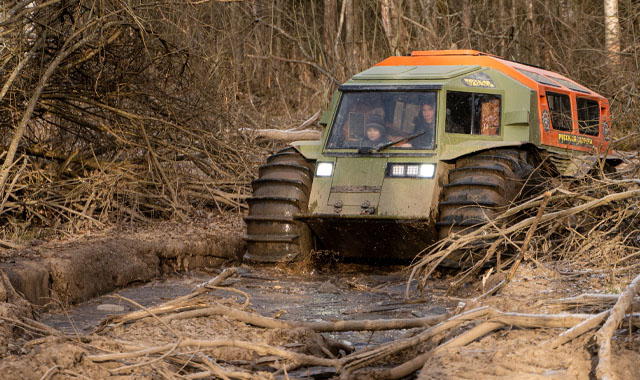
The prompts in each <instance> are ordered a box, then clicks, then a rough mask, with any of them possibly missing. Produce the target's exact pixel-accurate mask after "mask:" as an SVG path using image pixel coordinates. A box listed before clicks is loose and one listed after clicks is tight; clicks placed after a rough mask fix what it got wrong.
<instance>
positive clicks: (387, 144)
mask: <svg viewBox="0 0 640 380" xmlns="http://www.w3.org/2000/svg"><path fill="white" fill-rule="evenodd" d="M426 132H427V131H422V132H418V133H415V134H413V135H410V136H407V137H402V138H400V139H398V140H395V141H390V142H388V143H385V144H382V145H380V146H378V147H377V148H375V149H374V150H373V151H374V152H380V151H381V150H383V149H386V148H388V147H390V146H393V145H396V144H397V143H401V142H408V141H409V140H412V139H415V138H416V137H418V136H422V135H424V134H425V133H426Z"/></svg>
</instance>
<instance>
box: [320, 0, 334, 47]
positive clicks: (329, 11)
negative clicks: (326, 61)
mask: <svg viewBox="0 0 640 380" xmlns="http://www.w3.org/2000/svg"><path fill="white" fill-rule="evenodd" d="M337 12H338V1H337V0H324V23H323V28H324V30H323V32H324V50H325V52H326V54H327V55H330V52H331V50H332V49H333V40H334V38H335V34H336V13H337Z"/></svg>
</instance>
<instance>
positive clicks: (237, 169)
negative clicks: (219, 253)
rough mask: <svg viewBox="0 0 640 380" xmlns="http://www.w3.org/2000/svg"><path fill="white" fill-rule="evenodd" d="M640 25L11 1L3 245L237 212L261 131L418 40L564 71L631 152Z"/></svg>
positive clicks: (1, 80)
mask: <svg viewBox="0 0 640 380" xmlns="http://www.w3.org/2000/svg"><path fill="white" fill-rule="evenodd" d="M639 32H640V2H638V1H634V0H621V1H612V0H605V1H603V0H584V1H578V0H479V1H471V0H342V1H339V0H325V1H306V0H305V1H303V0H299V1H294V0H288V1H285V0H265V1H258V0H247V1H231V0H217V1H216V0H208V1H207V0H182V1H171V0H167V1H150V0H135V1H117V0H44V1H32V0H5V1H3V2H2V4H1V5H0V86H1V87H0V144H1V145H2V147H1V148H0V150H1V153H0V163H1V164H2V167H1V169H0V219H1V220H0V224H1V225H2V227H3V228H2V229H1V230H0V231H1V232H0V246H4V247H14V246H16V245H18V244H19V241H20V240H22V239H32V238H43V237H45V236H47V235H50V234H52V233H55V234H57V233H64V234H73V233H76V232H78V231H82V230H86V229H91V228H103V227H105V226H109V225H120V224H123V223H128V222H146V221H149V220H150V218H158V217H161V218H177V219H178V220H186V219H188V218H190V217H193V216H198V215H202V214H203V213H205V214H206V213H215V212H218V211H222V212H226V211H234V210H235V211H238V210H242V209H244V208H245V207H246V204H245V203H244V202H243V200H244V199H245V198H246V197H248V196H249V194H250V187H249V184H250V181H251V179H252V178H254V177H255V176H256V172H257V167H258V165H259V164H260V163H261V161H262V160H263V159H264V157H265V156H266V155H267V154H268V153H269V152H271V151H273V150H274V149H276V148H277V147H279V146H281V145H282V142H281V141H273V140H270V139H264V138H262V137H260V136H259V133H257V132H256V131H257V130H259V129H274V128H275V129H284V130H297V129H300V128H301V126H302V127H303V128H308V127H309V125H310V123H305V121H309V122H312V121H314V120H315V119H316V118H317V116H318V115H319V111H320V110H322V109H325V108H326V106H327V104H328V102H329V100H330V97H331V94H332V93H333V91H335V90H336V88H337V86H338V85H339V84H340V83H341V82H343V81H345V80H347V79H348V78H349V77H350V76H352V75H353V74H355V73H357V72H360V71H362V70H364V69H366V68H368V67H370V66H371V65H373V64H375V63H377V62H379V61H380V60H382V59H384V58H386V57H387V56H389V55H401V54H408V53H410V52H411V51H413V50H431V49H475V50H480V51H484V52H487V53H491V54H495V55H499V56H502V57H505V58H507V59H512V60H516V61H521V62H527V63H531V64H534V65H539V66H543V67H545V68H548V69H550V70H553V71H557V72H559V73H562V74H564V75H566V76H568V77H570V78H572V79H574V80H576V81H578V82H580V83H583V84H584V85H586V86H587V87H589V88H591V89H593V90H595V91H597V92H599V93H600V94H602V95H604V96H606V97H608V98H609V99H610V102H611V105H612V114H613V117H614V122H613V127H614V136H613V137H614V140H615V141H616V148H622V149H636V148H637V142H636V138H637V136H638V135H639V133H638V132H640V131H638V120H639V119H640V108H639V107H638V102H639V97H640V89H639V86H640V75H639V73H640V62H639V59H640V51H639V48H640V43H639V37H638V33H639ZM311 127H312V128H313V127H315V128H319V126H317V125H315V126H314V125H311Z"/></svg>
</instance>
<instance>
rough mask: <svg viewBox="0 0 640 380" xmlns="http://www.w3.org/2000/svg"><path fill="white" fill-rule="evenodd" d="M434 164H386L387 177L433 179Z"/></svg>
mask: <svg viewBox="0 0 640 380" xmlns="http://www.w3.org/2000/svg"><path fill="white" fill-rule="evenodd" d="M435 172H436V164H413V163H412V164H405V163H388V164H387V172H386V176H387V177H396V178H433V176H434V174H435Z"/></svg>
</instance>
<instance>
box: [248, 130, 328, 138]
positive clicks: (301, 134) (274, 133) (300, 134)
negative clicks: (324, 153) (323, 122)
mask: <svg viewBox="0 0 640 380" xmlns="http://www.w3.org/2000/svg"><path fill="white" fill-rule="evenodd" d="M239 131H240V132H242V133H245V134H251V135H254V136H257V137H264V138H268V139H271V140H280V141H294V140H320V137H321V136H322V131H318V130H315V129H305V130H302V131H292V130H282V129H252V128H240V129H239Z"/></svg>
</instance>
